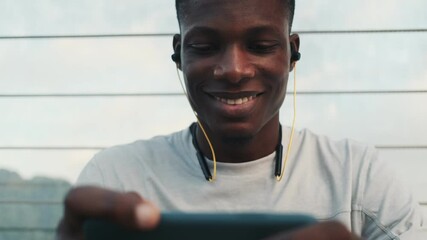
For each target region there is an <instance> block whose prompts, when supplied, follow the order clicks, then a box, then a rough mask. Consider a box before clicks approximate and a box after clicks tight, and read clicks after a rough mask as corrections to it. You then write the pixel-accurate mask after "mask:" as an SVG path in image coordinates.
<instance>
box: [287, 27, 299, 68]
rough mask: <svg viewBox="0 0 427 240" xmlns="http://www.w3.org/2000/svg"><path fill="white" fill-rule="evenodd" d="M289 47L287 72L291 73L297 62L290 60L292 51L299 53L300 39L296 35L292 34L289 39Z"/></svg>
mask: <svg viewBox="0 0 427 240" xmlns="http://www.w3.org/2000/svg"><path fill="white" fill-rule="evenodd" d="M289 45H290V48H291V55H290V56H291V64H290V67H289V72H291V71H292V70H293V69H294V67H295V64H296V62H297V61H295V60H294V59H292V52H293V51H295V52H299V46H300V38H299V35H298V34H292V35H291V36H290V37H289Z"/></svg>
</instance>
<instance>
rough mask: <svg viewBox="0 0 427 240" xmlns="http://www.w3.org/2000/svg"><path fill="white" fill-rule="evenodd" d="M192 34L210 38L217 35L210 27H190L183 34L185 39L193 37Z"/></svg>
mask: <svg viewBox="0 0 427 240" xmlns="http://www.w3.org/2000/svg"><path fill="white" fill-rule="evenodd" d="M194 34H204V35H209V36H212V35H217V34H218V31H217V30H215V29H214V28H211V27H205V26H195V27H192V28H191V29H190V30H188V31H187V32H185V34H184V36H185V39H186V38H188V37H191V36H193V35H194ZM185 39H184V41H185Z"/></svg>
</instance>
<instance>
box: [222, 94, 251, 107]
mask: <svg viewBox="0 0 427 240" xmlns="http://www.w3.org/2000/svg"><path fill="white" fill-rule="evenodd" d="M254 98H256V95H255V96H249V97H243V98H235V99H230V98H220V97H215V99H216V100H218V101H220V102H222V103H225V104H228V105H241V104H245V103H247V102H249V101H252V100H253V99H254Z"/></svg>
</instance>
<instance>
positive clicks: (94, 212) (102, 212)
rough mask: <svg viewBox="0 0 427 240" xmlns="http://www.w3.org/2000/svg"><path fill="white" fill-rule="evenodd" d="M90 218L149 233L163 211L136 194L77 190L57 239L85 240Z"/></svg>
mask: <svg viewBox="0 0 427 240" xmlns="http://www.w3.org/2000/svg"><path fill="white" fill-rule="evenodd" d="M88 218H98V219H105V220H110V221H112V222H115V223H118V224H120V225H122V226H124V227H127V228H130V229H141V230H144V229H145V230H147V229H152V228H154V227H156V226H157V224H158V223H159V220H160V211H159V209H158V208H157V207H156V206H155V205H154V204H152V203H150V202H148V201H147V200H144V199H143V198H142V197H141V196H139V195H138V194H137V193H135V192H128V193H119V192H114V191H111V190H107V189H103V188H99V187H77V188H74V189H72V190H70V192H68V194H67V196H66V198H65V201H64V216H63V218H62V220H61V221H60V222H59V225H58V228H57V232H56V233H57V235H56V239H58V240H71V239H73V240H74V239H78V240H82V239H84V238H83V222H84V220H86V219H88Z"/></svg>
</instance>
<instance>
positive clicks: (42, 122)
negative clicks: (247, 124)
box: [0, 0, 427, 239]
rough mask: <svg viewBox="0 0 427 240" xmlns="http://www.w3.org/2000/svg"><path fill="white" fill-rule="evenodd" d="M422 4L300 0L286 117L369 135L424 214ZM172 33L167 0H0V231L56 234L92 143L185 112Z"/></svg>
mask: <svg viewBox="0 0 427 240" xmlns="http://www.w3.org/2000/svg"><path fill="white" fill-rule="evenodd" d="M425 9H427V1H424V0H407V1H400V0H375V1H372V0H357V1H356V0H350V1H340V0H325V1H317V0H303V1H298V0H297V6H296V13H295V20H294V28H293V31H294V32H296V33H299V34H300V37H301V48H300V51H301V54H302V60H301V61H300V63H299V65H298V76H297V80H298V82H297V84H298V88H297V91H298V96H297V105H298V109H297V110H298V113H297V114H298V115H297V123H296V128H298V129H303V128H309V129H311V130H312V131H314V132H316V133H318V134H324V135H328V136H330V137H331V138H333V139H341V138H351V139H354V140H357V141H361V142H365V143H369V144H372V145H375V146H377V147H378V150H379V153H380V157H381V158H384V159H386V160H387V162H388V163H389V164H390V165H392V166H393V167H394V168H395V170H396V176H397V177H399V178H401V179H402V181H403V182H404V183H405V184H406V185H407V186H408V188H412V189H413V191H414V193H415V195H416V197H417V199H418V200H419V201H420V203H421V204H422V206H423V211H424V213H425V214H426V215H427V174H426V170H427V124H426V123H427V107H426V104H427V68H426V67H425V66H426V62H427V14H426V11H425ZM177 32H178V25H177V22H176V17H175V9H174V1H173V0H143V1H132V0H122V1H113V0H91V1H85V0H74V1H66V0H39V1H33V0H20V1H15V0H0V69H1V71H0V73H1V75H0V114H1V117H0V213H1V217H0V239H49V238H51V239H53V233H54V228H55V226H56V224H57V221H58V219H59V218H60V216H61V214H62V212H61V211H62V208H61V201H62V199H63V197H64V194H65V193H66V191H67V189H68V188H69V187H70V186H71V184H73V182H74V181H75V180H76V178H77V176H78V174H79V172H80V171H81V169H82V168H83V167H84V166H85V164H86V163H87V162H88V161H89V160H90V159H91V157H92V156H93V155H94V154H95V153H96V152H97V151H99V150H100V149H102V148H105V147H108V146H112V145H116V144H122V143H128V142H131V141H135V140H137V139H146V138H150V137H152V136H155V135H159V134H167V133H170V132H173V131H178V130H180V129H182V128H186V127H188V126H189V125H190V123H191V122H192V121H194V116H193V115H192V111H191V109H190V107H189V105H188V103H187V101H186V99H185V97H184V95H182V93H181V92H182V91H181V88H180V85H179V82H178V79H177V76H176V70H175V65H174V63H173V62H172V61H171V60H170V55H171V54H172V38H171V36H172V34H173V33H177ZM288 89H289V91H292V90H293V84H292V81H290V85H289V87H288ZM290 100H291V97H288V98H287V99H286V101H285V104H284V106H283V108H282V110H281V121H282V124H284V125H289V124H290V122H291V119H292V112H291V101H290Z"/></svg>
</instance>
